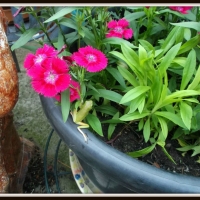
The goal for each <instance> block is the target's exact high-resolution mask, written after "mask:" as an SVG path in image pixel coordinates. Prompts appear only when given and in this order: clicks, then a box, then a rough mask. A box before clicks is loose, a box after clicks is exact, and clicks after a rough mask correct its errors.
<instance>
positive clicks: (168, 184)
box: [40, 95, 200, 193]
mask: <svg viewBox="0 0 200 200" xmlns="http://www.w3.org/2000/svg"><path fill="white" fill-rule="evenodd" d="M40 100H41V103H42V106H43V110H44V113H45V115H46V117H47V119H48V120H49V122H50V124H51V125H52V126H53V128H54V129H55V131H56V132H57V134H58V135H59V136H60V137H61V138H62V139H63V141H64V142H65V143H66V144H67V146H68V147H69V148H70V149H71V150H72V151H73V152H74V153H75V154H76V155H77V156H78V157H79V158H80V159H82V160H83V161H84V162H87V163H88V164H89V165H90V166H93V167H94V168H95V169H96V170H99V171H102V173H103V174H109V175H110V176H113V177H115V181H117V182H121V184H122V185H125V186H126V187H127V188H131V187H132V185H133V184H137V187H142V188H143V191H146V192H154V193H156V192H163V193H165V192H167V193H199V192H200V179H199V178H198V177H193V176H187V175H182V174H176V173H172V172H168V171H166V170H162V169H159V168H156V167H154V166H151V165H149V164H147V163H144V162H142V161H139V160H137V159H133V158H131V157H130V156H128V155H126V154H124V153H122V152H120V151H118V150H116V149H114V148H113V147H111V146H109V145H107V144H106V143H104V142H103V141H101V140H100V139H98V138H97V137H96V136H95V135H94V134H93V133H91V132H90V131H89V130H88V129H83V131H84V133H86V134H87V136H88V142H87V143H86V142H85V141H84V138H83V136H82V135H81V133H80V132H79V131H78V130H77V125H76V124H75V123H73V120H72V117H71V116H69V118H68V120H67V122H66V123H64V122H63V120H62V115H61V109H60V106H58V105H56V104H55V99H54V98H46V97H44V96H41V95H40ZM118 169H120V172H119V171H118ZM116 179H117V180H116ZM146 187H148V189H147V188H146Z"/></svg>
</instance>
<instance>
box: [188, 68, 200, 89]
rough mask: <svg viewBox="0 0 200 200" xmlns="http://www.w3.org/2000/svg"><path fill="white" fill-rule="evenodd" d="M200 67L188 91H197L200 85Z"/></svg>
mask: <svg viewBox="0 0 200 200" xmlns="http://www.w3.org/2000/svg"><path fill="white" fill-rule="evenodd" d="M199 77H200V66H199V67H198V69H197V72H196V73H195V77H194V79H193V81H192V83H191V84H190V85H189V86H188V88H187V89H188V90H193V89H195V88H196V87H197V86H198V85H199V82H200V78H199Z"/></svg>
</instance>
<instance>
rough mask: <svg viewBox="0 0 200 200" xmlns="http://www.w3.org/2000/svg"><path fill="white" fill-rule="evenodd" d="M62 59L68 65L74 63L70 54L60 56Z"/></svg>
mask: <svg viewBox="0 0 200 200" xmlns="http://www.w3.org/2000/svg"><path fill="white" fill-rule="evenodd" d="M62 59H63V60H64V61H65V62H66V63H67V64H68V65H69V66H71V65H74V60H73V58H72V56H62Z"/></svg>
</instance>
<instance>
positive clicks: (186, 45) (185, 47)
mask: <svg viewBox="0 0 200 200" xmlns="http://www.w3.org/2000/svg"><path fill="white" fill-rule="evenodd" d="M199 41H200V37H199V35H196V36H195V37H193V38H191V39H190V40H188V41H187V42H185V43H184V44H183V45H182V46H181V48H180V50H179V51H178V53H177V55H179V54H182V53H185V52H187V51H189V50H191V49H192V48H194V47H196V46H197V45H198V43H199Z"/></svg>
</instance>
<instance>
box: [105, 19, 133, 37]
mask: <svg viewBox="0 0 200 200" xmlns="http://www.w3.org/2000/svg"><path fill="white" fill-rule="evenodd" d="M107 26H108V28H109V29H110V30H109V32H108V33H107V34H106V37H107V38H109V37H118V38H125V39H130V38H131V37H132V36H133V30H132V29H131V28H128V26H129V22H128V21H127V20H126V19H124V18H123V19H120V20H119V21H116V20H112V21H110V22H108V25H107Z"/></svg>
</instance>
